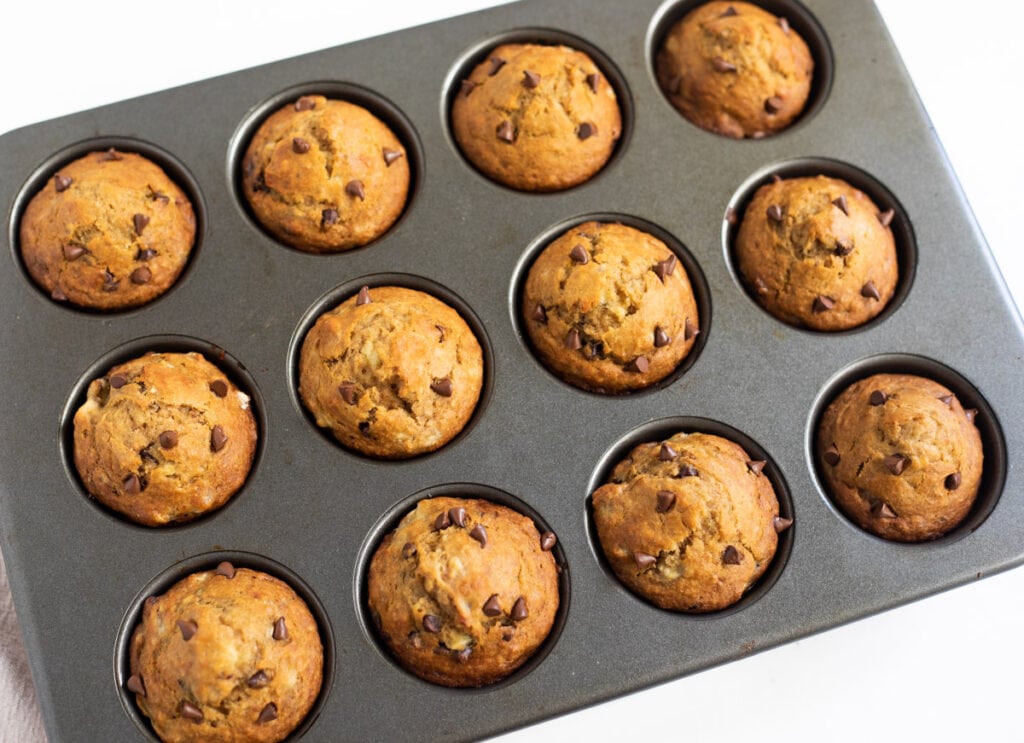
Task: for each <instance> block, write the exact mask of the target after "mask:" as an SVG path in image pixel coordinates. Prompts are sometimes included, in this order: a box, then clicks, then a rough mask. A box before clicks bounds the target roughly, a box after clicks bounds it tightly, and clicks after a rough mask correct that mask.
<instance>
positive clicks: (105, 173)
mask: <svg viewBox="0 0 1024 743" xmlns="http://www.w3.org/2000/svg"><path fill="white" fill-rule="evenodd" d="M195 235H196V218H195V214H194V212H193V210H192V203H191V202H190V201H189V200H188V197H186V196H185V193H184V192H183V191H182V190H181V189H180V188H179V187H178V185H177V184H176V183H174V181H172V180H171V179H170V178H168V177H167V174H166V173H164V171H163V170H161V169H160V167H159V166H158V165H156V164H155V163H154V162H152V161H151V160H148V159H146V158H145V157H142V156H141V155H137V154H135V153H133V152H120V151H118V150H115V149H113V148H111V149H109V150H107V151H106V152H90V153H89V154H87V155H85V156H84V157H81V158H79V159H78V160H75V161H74V162H71V163H68V164H67V165H64V166H63V167H61V168H60V169H59V170H58V171H57V173H56V174H54V176H53V178H52V179H50V180H49V181H47V183H46V185H45V186H44V187H43V188H42V189H41V190H40V191H39V193H37V194H36V195H35V196H33V197H32V200H31V201H30V202H29V203H28V206H27V207H26V208H25V213H24V214H23V215H22V218H21V224H20V229H19V247H20V249H21V256H22V260H23V261H24V262H25V268H26V270H27V271H28V273H29V275H30V276H31V277H32V279H33V280H34V281H35V282H36V284H38V285H39V287H40V288H41V289H42V290H43V291H45V292H46V293H47V294H49V295H50V297H51V298H52V299H53V300H55V301H57V302H67V303H69V304H72V305H75V306H78V307H83V308H86V309H92V310H123V309H128V308H131V307H138V306H139V305H143V304H146V303H147V302H150V301H152V300H153V299H156V298H157V297H159V296H160V295H161V294H163V293H164V292H166V291H167V290H168V289H169V288H170V287H171V286H172V285H173V284H174V282H175V281H177V279H178V276H179V275H180V274H181V272H182V270H183V269H184V268H185V264H186V263H187V262H188V258H189V255H190V254H191V252H192V246H193V243H194V242H195Z"/></svg>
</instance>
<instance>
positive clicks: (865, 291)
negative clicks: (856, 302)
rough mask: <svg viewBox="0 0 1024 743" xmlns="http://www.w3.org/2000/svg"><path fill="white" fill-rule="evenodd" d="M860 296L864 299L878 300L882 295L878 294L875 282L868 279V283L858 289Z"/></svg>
mask: <svg viewBox="0 0 1024 743" xmlns="http://www.w3.org/2000/svg"><path fill="white" fill-rule="evenodd" d="M860 295H861V296H862V297H864V298H865V299H874V300H876V301H877V300H880V299H881V298H882V295H881V294H879V293H878V287H877V286H875V282H874V281H871V280H870V279H868V281H867V282H866V283H865V284H864V286H862V287H861V288H860Z"/></svg>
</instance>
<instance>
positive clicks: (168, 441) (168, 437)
mask: <svg viewBox="0 0 1024 743" xmlns="http://www.w3.org/2000/svg"><path fill="white" fill-rule="evenodd" d="M157 440H158V441H159V442H160V447H161V448H163V449H173V448H174V447H176V446H177V445H178V432H177V431H162V432H161V433H160V435H159V436H158V437H157Z"/></svg>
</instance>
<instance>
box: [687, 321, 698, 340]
mask: <svg viewBox="0 0 1024 743" xmlns="http://www.w3.org/2000/svg"><path fill="white" fill-rule="evenodd" d="M698 333H700V328H698V327H697V326H696V325H694V324H693V323H692V322H690V318H686V322H685V323H683V340H687V341H691V340H693V339H694V338H696V337H697V334H698Z"/></svg>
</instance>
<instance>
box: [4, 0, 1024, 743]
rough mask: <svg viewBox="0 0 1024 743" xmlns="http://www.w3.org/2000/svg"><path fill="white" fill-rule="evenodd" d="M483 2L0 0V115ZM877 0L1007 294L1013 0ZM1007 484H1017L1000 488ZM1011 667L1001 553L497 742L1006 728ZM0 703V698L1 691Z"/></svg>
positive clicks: (58, 107)
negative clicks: (988, 567)
mask: <svg viewBox="0 0 1024 743" xmlns="http://www.w3.org/2000/svg"><path fill="white" fill-rule="evenodd" d="M834 1H835V2H840V1H841V0H834ZM496 4H498V3H497V2H494V0H491V1H488V0H434V1H433V2H430V3H415V4H413V3H406V2H399V1H398V0H376V2H373V3H365V4H364V3H352V2H344V0H334V2H323V1H322V0H312V1H311V2H306V3H303V4H288V5H286V4H285V3H272V2H269V0H251V1H249V2H245V3H231V2H227V1H226V0H207V1H206V2H203V3H199V2H193V1H192V0H186V1H184V2H177V3H165V4H153V3H147V4H142V3H136V2H128V1H127V0H117V1H116V2H106V3H102V4H99V3H86V2H75V3H72V2H67V1H66V0H60V1H58V2H46V3H44V2H39V0H36V2H31V3H24V2H22V3H18V4H17V5H13V4H8V6H7V7H6V8H5V9H4V11H3V14H2V15H3V26H4V30H5V32H6V33H5V34H4V36H5V37H6V38H5V39H4V43H3V44H2V45H0V70H2V73H0V75H2V78H0V79H2V80H3V97H4V103H3V104H2V106H0V132H5V131H8V130H10V129H13V128H16V127H19V126H22V125H26V124H31V123H35V122H38V121H42V120H45V119H49V118H53V117H55V116H60V115H63V114H67V113H71V112H74V111H77V110H81V109H86V108H92V107H95V106H98V105H101V104H104V103H109V102H113V101H116V100H121V99H125V98H130V97H133V96H136V95H140V94H144V93H150V92H155V91H158V90H161V89H163V88H166V87H170V86H173V85H179V84H183V83H188V82H192V81H195V80H200V79H204V78H207V77H211V76H213V75H217V74H221V73H225V72H230V71H233V70H237V69H242V68H245V67H250V66H253V65H256V64H260V63H264V62H269V61H273V60H277V59H282V58H285V57H289V56H293V55H295V54H300V53H303V52H308V51H314V50H316V49H320V48H325V47H329V46H334V45H337V44H340V43H344V42H346V41H351V40H354V39H357V38H363V37H366V36H371V35H376V34H379V33H383V32H386V31H391V30H395V29H398V28H404V27H407V26H412V25H417V24H419V23H422V22H426V21H430V20H436V19H439V18H442V17H447V16H450V15H455V14H458V13H462V12H468V11H472V10H476V9H479V8H482V7H488V6H491V5H496ZM101 5H102V6H103V7H102V8H101V7H100V6H101ZM878 6H879V7H880V9H881V11H882V13H883V15H884V17H885V20H886V22H887V24H888V25H889V29H890V32H891V34H892V36H893V38H894V40H895V42H896V45H897V47H898V48H899V50H900V53H901V54H902V56H903V59H904V62H905V63H906V65H907V67H908V68H909V70H910V74H911V76H912V78H913V80H914V83H915V85H916V86H917V89H918V92H919V94H920V96H921V98H922V99H923V101H924V104H925V107H926V109H927V110H928V112H929V115H930V116H931V119H932V122H933V124H934V126H935V129H936V131H937V132H938V136H939V138H940V140H941V141H942V143H943V145H944V147H945V149H946V152H947V155H948V156H949V159H950V161H951V162H952V165H953V168H954V170H955V171H956V172H957V174H958V176H959V178H960V182H961V184H962V186H963V189H964V191H965V193H966V195H967V198H968V201H969V202H970V204H971V206H972V208H973V210H974V213H975V215H976V217H977V219H978V221H979V223H980V225H981V228H982V230H983V232H984V234H985V236H986V238H987V240H988V242H989V245H990V246H991V248H992V251H993V253H994V254H995V256H996V259H997V261H998V263H999V265H1000V267H1001V269H1002V271H1003V274H1004V276H1005V278H1006V280H1007V283H1008V285H1009V286H1010V289H1011V291H1012V293H1013V294H1014V296H1015V298H1016V302H1017V304H1018V306H1024V257H1022V253H1024V245H1022V239H1021V230H1020V228H1019V227H1018V225H1017V224H1016V222H1017V215H1018V214H1019V213H1020V212H1021V210H1022V209H1024V143H1022V140H1021V136H1020V134H1019V129H1020V121H1021V118H1020V113H1021V112H1024V82H1022V81H1021V78H1020V77H1019V76H1020V74H1021V72H1022V70H1024V43H1022V42H1021V40H1020V39H1019V38H1018V35H1017V34H1018V29H1019V28H1021V26H1022V22H1024V6H1021V5H1020V4H1018V3H1010V2H1005V1H1000V0H975V1H974V2H972V3H969V4H965V3H962V2H952V0H932V2H929V3H927V4H925V3H919V2H907V1H906V0H903V1H902V2H901V0H878ZM243 8H244V10H242V9H243ZM1022 372H1024V368H1022ZM1021 392H1022V393H1024V382H1022V385H1021ZM1017 424H1018V425H1019V422H1017ZM1010 495H1012V496H1013V497H1021V495H1022V494H1021V493H1012V494H1010V493H1007V494H1004V496H1003V497H1008V496H1010ZM3 588H4V589H5V588H6V585H3ZM1021 667H1024V569H1017V570H1013V571H1010V572H1008V573H1004V574H1002V575H998V576H994V577H992V578H989V579H987V580H983V581H980V582H978V583H975V584H972V585H969V586H966V587H963V588H959V589H957V590H954V591H950V592H947V593H944V594H941V595H939V596H935V597H933V598H930V599H926V600H923V601H919V602H917V603H914V604H911V605H909V606H906V607H902V608H900V609H896V610H893V611H890V612H886V613H884V614H881V615H878V616H875V617H872V618H869V619H865V620H862V621H859V622H856V623H854V624H851V625H848V626H845V627H840V628H837V629H833V630H830V631H828V632H825V633H822V634H820V635H817V636H814V637H810V638H807V639H804V640H800V641H798V642H794V643H791V644H789V645H786V646H783V647H781V648H777V649H775V650H771V651H767V652H764V653H761V654H758V655H755V656H752V657H749V658H745V659H743V660H741V661H737V662H735V663H732V664H729V665H727V666H723V667H719V668H716V669H713V670H710V671H706V672H704V673H700V674H696V675H694V676H691V677H688V678H685V679H682V680H679V681H676V682H673V683H669V684H665V685H663V686H659V687H656V688H654V689H650V690H647V691H644V692H639V693H636V694H632V695H629V696H627V697H624V698H621V699H618V700H614V701H612V702H609V703H606V704H603V705H599V706H597V707H593V708H590V709H586V710H582V711H579V712H576V713H574V714H571V715H567V716H564V717H561V718H557V719H555V720H552V721H549V722H546V723H542V724H540V725H536V726H533V727H530V728H527V729H524V730H520V731H517V732H513V733H511V734H509V735H507V736H503V737H501V738H500V739H498V740H501V741H505V742H507V743H511V742H512V741H527V740H529V741H533V742H535V743H536V742H537V741H553V742H554V741H562V740H564V739H565V738H566V737H567V736H570V735H571V736H586V737H587V738H589V739H590V740H597V741H604V740H607V741H612V740H635V739H640V738H647V739H659V738H661V739H681V738H685V739H687V740H697V741H703V740H730V739H735V740H745V739H752V740H758V741H772V740H787V741H803V740H827V741H851V742H852V741H861V740H864V739H879V740H896V739H900V738H903V739H906V740H935V741H944V740H958V739H962V738H967V739H970V740H998V741H1003V740H1020V739H1022V737H1024V732H1022V728H1021V724H1020V713H1019V708H1018V706H1017V705H1018V704H1020V701H1019V698H1018V696H1019V694H1018V690H1019V683H1016V673H1015V671H1016V670H1017V669H1019V668H1021ZM1011 669H1012V670H1011ZM2 693H4V689H3V688H2V687H0V694H2ZM335 693H344V690H343V689H335ZM7 701H8V700H7V699H5V698H2V697H0V709H3V708H4V707H5V702H7ZM7 712H10V710H7ZM0 719H3V717H2V715H0ZM9 730H10V729H8V732H7V733H5V732H4V730H2V729H0V739H2V740H8V739H9V740H13V738H7V737H6V736H7V735H10V732H9Z"/></svg>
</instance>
